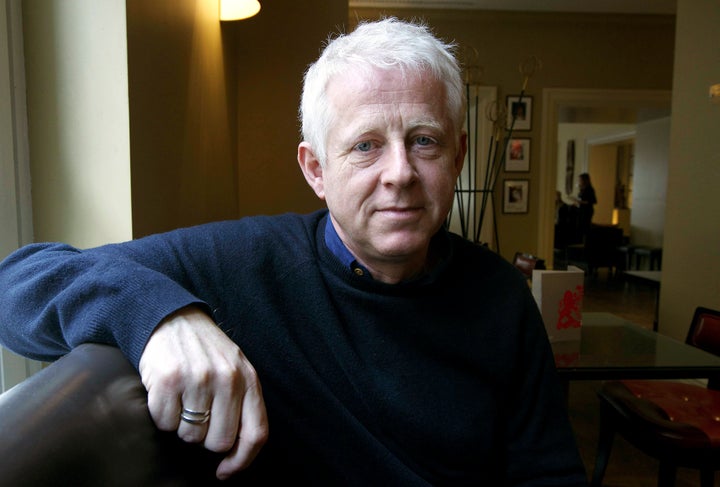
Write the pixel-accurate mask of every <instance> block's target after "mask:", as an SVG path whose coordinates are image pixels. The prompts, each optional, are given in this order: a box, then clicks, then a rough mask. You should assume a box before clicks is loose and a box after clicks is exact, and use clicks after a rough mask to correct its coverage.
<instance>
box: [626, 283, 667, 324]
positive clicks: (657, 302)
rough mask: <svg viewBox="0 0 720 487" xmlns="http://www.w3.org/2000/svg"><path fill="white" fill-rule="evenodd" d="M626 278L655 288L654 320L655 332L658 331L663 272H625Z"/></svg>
mask: <svg viewBox="0 0 720 487" xmlns="http://www.w3.org/2000/svg"><path fill="white" fill-rule="evenodd" d="M625 276H626V277H628V278H630V279H633V280H635V281H640V282H642V283H644V284H649V285H650V286H652V287H653V288H655V318H654V319H653V331H657V330H658V316H659V315H660V283H661V282H662V271H625Z"/></svg>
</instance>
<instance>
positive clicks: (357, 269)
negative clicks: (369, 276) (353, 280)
mask: <svg viewBox="0 0 720 487" xmlns="http://www.w3.org/2000/svg"><path fill="white" fill-rule="evenodd" d="M353 272H354V273H355V274H357V275H358V276H364V275H365V273H364V272H363V270H362V269H360V268H359V267H356V268H354V269H353Z"/></svg>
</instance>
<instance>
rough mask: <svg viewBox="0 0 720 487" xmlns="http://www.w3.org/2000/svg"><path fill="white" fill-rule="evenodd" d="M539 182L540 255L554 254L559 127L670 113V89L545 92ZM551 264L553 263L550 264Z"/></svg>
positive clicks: (641, 119) (629, 119)
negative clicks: (585, 122) (563, 124)
mask: <svg viewBox="0 0 720 487" xmlns="http://www.w3.org/2000/svg"><path fill="white" fill-rule="evenodd" d="M542 101H543V104H542V107H543V108H542V120H541V124H542V125H541V126H542V132H541V140H540V145H541V147H540V151H541V160H542V161H544V163H543V164H542V166H541V169H540V181H539V183H540V184H539V187H540V188H539V195H538V198H539V205H538V206H539V217H538V245H537V247H538V254H539V255H545V256H552V255H553V244H554V227H555V201H556V187H557V178H558V167H557V163H556V161H557V160H558V151H559V150H564V148H563V147H559V141H558V127H559V124H560V123H561V122H563V121H588V122H589V121H591V120H592V121H596V122H597V121H601V122H604V123H637V122H639V121H643V120H652V119H654V118H659V117H663V116H667V115H668V114H669V113H670V101H671V92H670V91H667V90H595V89H568V88H548V89H544V90H543V95H542ZM550 264H552V263H550Z"/></svg>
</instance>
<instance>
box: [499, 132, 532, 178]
mask: <svg viewBox="0 0 720 487" xmlns="http://www.w3.org/2000/svg"><path fill="white" fill-rule="evenodd" d="M505 172H530V139H529V138H523V137H521V138H516V139H510V140H508V145H507V149H506V151H505Z"/></svg>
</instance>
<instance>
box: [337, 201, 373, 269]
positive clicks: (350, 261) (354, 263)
mask: <svg viewBox="0 0 720 487" xmlns="http://www.w3.org/2000/svg"><path fill="white" fill-rule="evenodd" d="M325 244H326V245H327V246H328V248H329V249H330V252H332V253H333V254H334V255H335V257H337V258H338V259H340V262H342V263H343V265H345V266H346V267H348V268H350V269H352V271H353V272H354V273H355V274H356V275H358V276H360V277H368V278H371V279H372V276H371V275H370V271H368V270H367V268H366V267H364V266H363V265H362V264H360V263H359V262H358V260H357V259H356V258H355V256H354V255H353V254H351V253H350V251H349V250H348V248H347V247H346V246H345V244H344V243H343V241H342V240H341V239H340V235H338V233H337V230H336V229H335V225H333V223H332V219H331V218H330V215H328V217H327V223H326V224H325Z"/></svg>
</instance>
